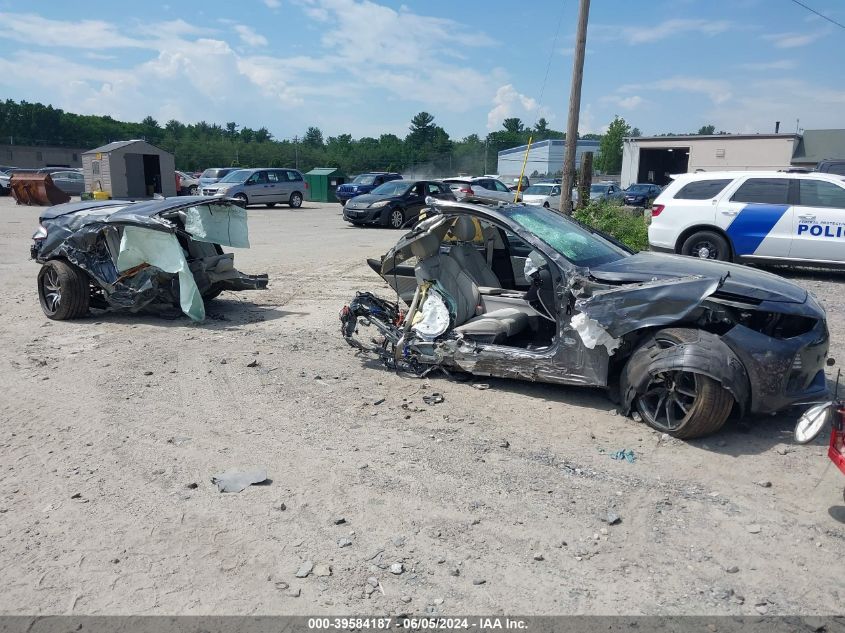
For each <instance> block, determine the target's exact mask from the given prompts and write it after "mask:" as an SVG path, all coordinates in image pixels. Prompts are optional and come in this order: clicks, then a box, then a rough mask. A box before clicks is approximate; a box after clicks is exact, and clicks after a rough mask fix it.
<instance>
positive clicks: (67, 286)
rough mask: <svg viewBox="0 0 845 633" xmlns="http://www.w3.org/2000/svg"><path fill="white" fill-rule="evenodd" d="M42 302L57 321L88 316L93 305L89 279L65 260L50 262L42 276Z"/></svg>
mask: <svg viewBox="0 0 845 633" xmlns="http://www.w3.org/2000/svg"><path fill="white" fill-rule="evenodd" d="M38 301H39V303H41V309H42V310H43V311H44V314H45V315H46V316H47V318H48V319H53V320H54V321H64V320H66V319H78V318H80V317H83V316H85V315H86V314H88V308H89V306H90V302H91V288H90V287H89V282H88V275H87V274H86V273H85V271H83V270H82V269H80V268H78V267H77V266H74V265H73V264H71V263H69V262H66V261H64V260H61V259H53V260H50V261H49V262H47V263H46V264H44V265H43V266H42V267H41V270H40V271H39V272H38Z"/></svg>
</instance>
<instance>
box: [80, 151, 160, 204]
mask: <svg viewBox="0 0 845 633" xmlns="http://www.w3.org/2000/svg"><path fill="white" fill-rule="evenodd" d="M175 170H176V165H175V161H174V158H173V154H171V153H169V152H165V151H164V150H163V149H159V148H158V147H156V146H154V145H150V144H149V143H147V142H146V141H140V140H135V141H117V142H114V143H109V144H108V145H103V146H102V147H97V148H95V149H92V150H88V151H87V152H85V153H83V154H82V174H83V175H84V176H85V190H86V191H105V192H106V193H108V194H109V195H110V196H111V197H112V198H130V199H135V198H151V197H153V195H154V194H157V193H159V194H162V195H163V196H165V197H168V198H169V197H170V196H175V195H176V193H177V192H176V171H175Z"/></svg>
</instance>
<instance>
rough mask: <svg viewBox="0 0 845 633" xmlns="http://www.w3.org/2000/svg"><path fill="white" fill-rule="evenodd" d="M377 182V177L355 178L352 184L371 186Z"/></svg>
mask: <svg viewBox="0 0 845 633" xmlns="http://www.w3.org/2000/svg"><path fill="white" fill-rule="evenodd" d="M375 181H376V177H375V176H355V180H353V181H352V182H353V183H355V184H356V185H371V184H373V183H374V182H375Z"/></svg>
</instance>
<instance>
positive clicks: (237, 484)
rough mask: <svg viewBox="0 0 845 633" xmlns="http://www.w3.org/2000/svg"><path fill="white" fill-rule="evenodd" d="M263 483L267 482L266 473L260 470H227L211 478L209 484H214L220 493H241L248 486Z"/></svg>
mask: <svg viewBox="0 0 845 633" xmlns="http://www.w3.org/2000/svg"><path fill="white" fill-rule="evenodd" d="M265 481H267V471H266V470H263V469H261V468H256V469H253V470H244V471H239V470H227V471H226V472H225V473H221V474H219V475H214V476H213V477H212V478H211V483H213V484H216V485H217V490H219V491H220V492H241V491H242V490H245V489H246V488H247V487H248V486H251V485H253V484H260V483H263V482H265Z"/></svg>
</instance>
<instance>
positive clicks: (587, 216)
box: [575, 201, 648, 251]
mask: <svg viewBox="0 0 845 633" xmlns="http://www.w3.org/2000/svg"><path fill="white" fill-rule="evenodd" d="M575 219H576V220H578V221H579V222H582V223H584V224H586V225H587V226H591V227H593V228H594V229H598V230H599V231H604V232H605V233H608V234H609V235H612V236H613V237H615V238H616V239H617V240H619V241H620V242H622V243H623V244H625V245H626V246H627V247H628V248H630V249H631V250H633V251H647V250H648V224H647V222H646V219H645V217H644V215H643V213H642V212H641V211H640V210H636V211H634V212H633V213H632V212H631V211H626V210H625V209H623V208H622V207H620V206H619V205H618V204H613V203H609V202H606V201H600V202H591V203H590V204H588V205H587V206H586V207H585V208H583V209H579V210H578V211H576V212H575Z"/></svg>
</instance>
